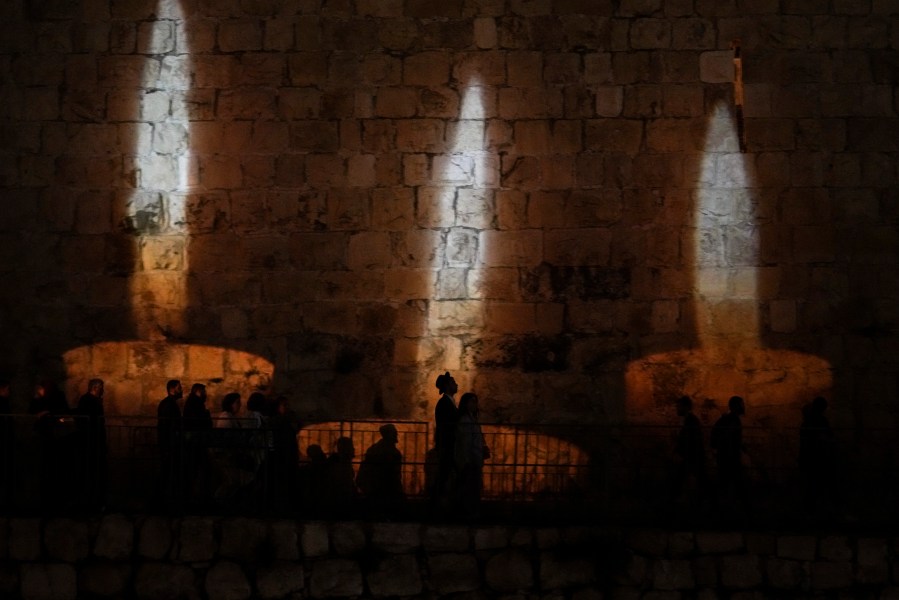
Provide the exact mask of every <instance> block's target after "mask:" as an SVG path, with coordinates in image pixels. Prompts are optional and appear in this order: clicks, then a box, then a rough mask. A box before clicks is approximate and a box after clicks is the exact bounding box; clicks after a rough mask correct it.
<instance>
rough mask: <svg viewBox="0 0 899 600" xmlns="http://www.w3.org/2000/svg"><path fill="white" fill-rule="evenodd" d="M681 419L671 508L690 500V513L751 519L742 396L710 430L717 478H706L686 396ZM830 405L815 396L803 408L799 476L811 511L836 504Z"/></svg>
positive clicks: (696, 424) (732, 401)
mask: <svg viewBox="0 0 899 600" xmlns="http://www.w3.org/2000/svg"><path fill="white" fill-rule="evenodd" d="M676 407H677V415H678V416H679V417H680V418H681V419H682V421H681V427H680V430H679V431H678V434H677V439H676V442H675V456H676V459H677V460H676V463H675V468H674V473H673V482H672V488H671V493H670V495H669V496H668V498H667V500H668V502H669V508H670V507H671V506H673V505H674V504H676V503H677V502H679V501H681V500H683V499H684V497H686V503H687V504H688V505H689V509H690V510H692V511H694V512H698V511H704V510H712V511H713V513H714V514H717V515H723V516H730V517H739V518H744V519H750V520H751V519H752V517H753V502H752V495H751V488H750V485H749V478H748V475H747V462H748V461H749V455H748V453H747V448H746V445H745V444H744V440H743V423H742V417H743V416H744V415H745V414H746V403H745V401H744V400H743V398H742V397H741V396H731V398H730V399H729V400H728V410H727V412H726V413H725V414H723V415H721V416H720V417H719V418H718V419H717V421H715V423H714V425H713V426H712V428H711V431H710V435H709V446H710V447H711V449H712V451H713V452H714V459H715V467H716V469H715V475H716V477H715V479H714V480H712V479H711V478H710V477H709V476H708V474H707V462H706V453H705V442H704V435H703V428H702V424H701V423H700V421H699V418H698V417H697V416H696V415H695V414H694V413H693V402H692V400H691V399H690V397H689V396H682V397H680V398H678V400H677V402H676ZM826 410H827V400H826V399H824V398H823V397H820V396H819V397H816V398H815V399H814V400H813V401H812V402H810V403H808V404H806V405H805V406H804V407H803V409H802V424H801V425H800V428H799V459H798V463H799V471H800V474H801V485H802V494H801V497H802V502H803V505H804V506H805V507H806V508H807V510H808V511H809V512H814V511H818V510H822V509H823V510H827V509H830V508H833V506H830V507H828V506H825V504H826V503H828V502H834V501H836V496H837V493H836V489H835V486H834V469H835V464H836V450H835V447H836V439H835V436H834V434H833V431H832V429H831V427H830V422H829V421H828V418H827V416H826V414H825V411H826Z"/></svg>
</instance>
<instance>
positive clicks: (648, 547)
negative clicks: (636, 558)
mask: <svg viewBox="0 0 899 600" xmlns="http://www.w3.org/2000/svg"><path fill="white" fill-rule="evenodd" d="M698 538H699V536H698V535H697V542H698V541H699V539H698ZM625 543H626V544H627V547H628V548H630V549H631V550H633V551H634V552H637V553H639V554H645V555H647V556H664V555H665V553H666V552H667V549H668V536H667V535H666V534H665V532H663V531H657V530H652V529H649V530H647V529H638V530H636V531H632V532H629V533H628V534H627V537H626V538H625ZM700 551H702V550H701V547H700Z"/></svg>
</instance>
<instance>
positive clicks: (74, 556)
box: [44, 519, 90, 562]
mask: <svg viewBox="0 0 899 600" xmlns="http://www.w3.org/2000/svg"><path fill="white" fill-rule="evenodd" d="M44 547H45V548H46V549H47V554H48V555H49V556H50V557H51V558H56V559H59V560H62V561H65V562H75V561H77V560H81V559H82V558H86V557H87V555H88V554H89V553H90V541H89V539H88V529H87V523H85V522H84V521H76V520H74V519H51V520H50V521H47V523H46V524H45V525H44Z"/></svg>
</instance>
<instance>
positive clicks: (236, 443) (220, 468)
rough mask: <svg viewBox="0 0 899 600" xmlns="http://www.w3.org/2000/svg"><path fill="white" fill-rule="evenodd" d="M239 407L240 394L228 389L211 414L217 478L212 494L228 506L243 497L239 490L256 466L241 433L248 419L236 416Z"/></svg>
mask: <svg viewBox="0 0 899 600" xmlns="http://www.w3.org/2000/svg"><path fill="white" fill-rule="evenodd" d="M240 407H241V399H240V394H238V393H237V392H229V393H227V394H225V396H224V398H222V410H221V412H219V413H218V414H217V415H216V416H215V442H214V444H212V446H213V447H212V458H213V460H214V462H215V466H216V473H217V474H218V482H217V485H216V487H215V493H214V497H215V500H216V502H218V503H219V504H220V505H222V506H225V507H228V508H235V507H236V506H237V504H238V503H239V502H241V501H242V500H243V498H242V497H241V491H242V490H243V488H244V487H246V486H247V485H248V484H249V483H250V482H251V481H252V480H253V475H254V473H255V470H256V465H255V463H254V461H253V458H252V453H251V451H250V448H248V447H247V443H246V442H247V440H246V438H245V436H244V430H245V428H246V427H247V424H248V423H247V421H246V420H245V419H242V418H240V416H239V413H240Z"/></svg>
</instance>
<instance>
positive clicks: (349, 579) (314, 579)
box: [309, 559, 362, 598]
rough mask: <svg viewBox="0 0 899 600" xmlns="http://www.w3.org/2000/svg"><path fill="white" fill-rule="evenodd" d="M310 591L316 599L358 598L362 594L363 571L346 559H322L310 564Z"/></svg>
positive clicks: (353, 562)
mask: <svg viewBox="0 0 899 600" xmlns="http://www.w3.org/2000/svg"><path fill="white" fill-rule="evenodd" d="M309 570H310V571H311V572H312V574H311V576H310V577H309V591H310V593H311V594H312V596H314V597H316V598H333V597H336V596H358V595H359V594H361V593H362V571H360V570H359V565H358V564H357V563H356V562H355V561H352V560H346V559H321V560H316V561H314V562H312V563H310V564H309Z"/></svg>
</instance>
